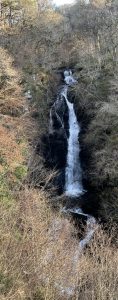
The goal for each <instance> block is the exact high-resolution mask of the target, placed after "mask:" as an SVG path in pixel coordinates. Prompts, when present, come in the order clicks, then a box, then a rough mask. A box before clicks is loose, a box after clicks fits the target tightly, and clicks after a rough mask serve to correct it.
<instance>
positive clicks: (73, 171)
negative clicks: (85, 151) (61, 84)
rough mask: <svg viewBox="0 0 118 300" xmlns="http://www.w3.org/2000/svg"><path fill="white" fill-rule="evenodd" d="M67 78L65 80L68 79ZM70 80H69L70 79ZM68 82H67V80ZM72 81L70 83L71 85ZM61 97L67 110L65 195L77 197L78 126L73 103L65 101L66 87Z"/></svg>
mask: <svg viewBox="0 0 118 300" xmlns="http://www.w3.org/2000/svg"><path fill="white" fill-rule="evenodd" d="M69 77H72V76H68V77H67V79H69ZM70 79H71V78H70ZM67 82H68V80H67ZM72 82H73V81H71V84H72ZM62 93H63V96H64V97H65V99H66V103H67V105H68V110H69V138H68V153H67V166H66V171H65V194H66V195H67V196H74V197H76V196H79V195H81V194H83V186H82V170H81V166H80V161H79V152H80V147H79V141H78V137H79V132H80V126H79V124H78V122H77V118H76V115H75V111H74V105H73V103H70V102H69V101H68V99H67V87H65V88H64V90H63V92H62Z"/></svg>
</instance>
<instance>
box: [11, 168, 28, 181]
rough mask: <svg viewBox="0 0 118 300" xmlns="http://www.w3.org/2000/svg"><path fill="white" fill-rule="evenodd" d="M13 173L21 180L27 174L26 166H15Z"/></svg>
mask: <svg viewBox="0 0 118 300" xmlns="http://www.w3.org/2000/svg"><path fill="white" fill-rule="evenodd" d="M14 175H15V176H16V178H17V179H18V180H22V179H23V178H24V177H25V176H26V175H27V167H26V166H23V165H20V166H17V167H16V169H15V171H14Z"/></svg>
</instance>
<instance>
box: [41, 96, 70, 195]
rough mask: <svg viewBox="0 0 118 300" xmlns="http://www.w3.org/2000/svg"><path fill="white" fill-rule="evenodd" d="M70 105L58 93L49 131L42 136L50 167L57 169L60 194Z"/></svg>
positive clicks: (46, 158) (44, 151)
mask: <svg viewBox="0 0 118 300" xmlns="http://www.w3.org/2000/svg"><path fill="white" fill-rule="evenodd" d="M68 119H69V114H68V106H67V103H66V101H65V98H64V97H63V95H60V94H59V95H58V96H57V100H56V101H55V102H54V104H53V105H52V107H51V109H50V120H49V133H48V135H46V136H43V137H42V147H43V149H42V150H43V155H44V157H45V164H46V166H47V167H48V168H52V169H56V170H57V172H58V175H57V176H56V178H55V179H54V185H55V186H56V187H57V188H58V192H59V194H61V193H62V192H63V188H64V185H65V166H66V157H67V147H68V134H69V128H68V127H69V124H68Z"/></svg>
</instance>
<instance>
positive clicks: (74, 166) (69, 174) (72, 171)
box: [61, 71, 96, 250]
mask: <svg viewBox="0 0 118 300" xmlns="http://www.w3.org/2000/svg"><path fill="white" fill-rule="evenodd" d="M64 81H65V83H66V85H65V87H64V89H63V90H62V92H61V94H62V95H63V96H64V97H65V100H66V103H67V106H68V110H69V138H68V153H67V166H66V170H65V194H66V195H67V196H70V197H78V196H80V195H82V194H83V193H84V189H83V185H82V170H81V165H80V159H79V152H80V146H79V141H78V138H79V133H80V126H79V124H78V121H77V117H76V114H75V111H74V105H73V103H70V102H69V101H68V98H67V91H68V86H73V85H74V84H76V83H77V81H76V80H75V79H74V78H73V76H72V72H71V71H65V72H64ZM63 211H64V212H66V213H68V212H69V213H75V214H78V215H83V216H85V217H87V229H86V235H85V238H84V239H83V240H81V241H80V243H79V247H80V250H82V249H83V248H84V247H85V246H86V245H87V244H88V242H89V241H90V239H91V238H92V236H93V234H94V231H95V229H96V220H95V218H94V217H92V216H91V215H88V214H85V213H84V212H83V211H82V209H81V208H70V209H66V208H63Z"/></svg>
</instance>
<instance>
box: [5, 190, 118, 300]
mask: <svg viewBox="0 0 118 300" xmlns="http://www.w3.org/2000/svg"><path fill="white" fill-rule="evenodd" d="M18 198H19V200H20V199H21V200H20V205H19V204H18V203H17V202H16V203H15V205H14V206H12V209H9V210H8V211H5V210H3V208H2V211H1V213H2V215H4V220H3V221H2V234H1V245H2V251H1V264H0V267H1V291H2V292H1V299H2V300H3V299H4V300H15V299H18V300H23V299H32V300H34V299H37V300H40V299H45V300H49V299H50V300H51V299H53V300H55V299H59V300H61V299H73V300H74V299H82V300H108V299H109V300H116V299H117V280H118V273H117V260H118V253H117V249H116V247H115V246H113V245H112V242H111V238H112V237H111V238H109V237H108V236H107V235H106V234H105V233H104V232H103V231H102V229H100V228H98V230H97V231H96V233H95V235H94V239H93V241H91V242H90V244H89V248H88V249H87V250H86V251H85V253H81V255H80V253H79V241H78V239H77V237H76V231H75V228H74V227H73V225H72V224H71V223H70V221H69V219H65V218H63V216H61V215H59V214H58V215H57V214H55V213H53V212H52V211H51V210H50V208H49V204H48V198H47V195H46V194H45V192H43V191H37V190H34V189H32V190H31V189H30V190H28V189H27V188H25V190H24V191H22V192H21V193H20V194H19V195H18ZM3 278H4V280H3Z"/></svg>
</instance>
